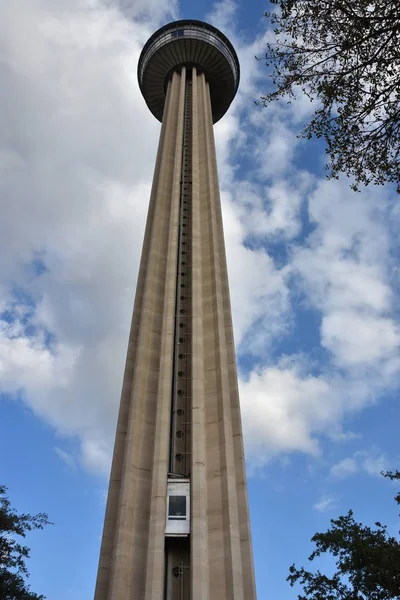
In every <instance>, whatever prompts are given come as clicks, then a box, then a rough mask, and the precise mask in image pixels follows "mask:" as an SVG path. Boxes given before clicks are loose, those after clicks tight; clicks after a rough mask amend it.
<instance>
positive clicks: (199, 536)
mask: <svg viewBox="0 0 400 600" xmlns="http://www.w3.org/2000/svg"><path fill="white" fill-rule="evenodd" d="M199 80H200V81H199ZM203 80H204V75H200V76H199V77H198V76H197V72H196V69H195V68H194V69H193V71H192V81H193V83H192V87H193V101H192V124H193V125H192V126H193V136H192V477H191V504H192V523H191V555H192V557H193V560H192V568H191V600H208V598H209V581H208V566H209V555H208V531H207V481H206V447H205V444H206V436H205V390H204V339H203V322H204V313H203V286H202V282H203V278H202V243H203V237H202V223H201V198H200V196H201V194H202V193H203V186H202V177H203V174H204V169H205V159H206V156H205V153H204V141H203V138H204V125H203V122H202V118H201V117H202V110H201V108H202V105H203V102H202V85H203ZM202 142H203V143H202ZM201 150H203V151H201Z"/></svg>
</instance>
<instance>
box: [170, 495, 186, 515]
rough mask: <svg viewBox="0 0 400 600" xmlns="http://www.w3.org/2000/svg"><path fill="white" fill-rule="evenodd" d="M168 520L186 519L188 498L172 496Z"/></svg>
mask: <svg viewBox="0 0 400 600" xmlns="http://www.w3.org/2000/svg"><path fill="white" fill-rule="evenodd" d="M168 519H186V496H170V497H169V504H168Z"/></svg>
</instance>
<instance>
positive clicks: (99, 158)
mask: <svg viewBox="0 0 400 600" xmlns="http://www.w3.org/2000/svg"><path fill="white" fill-rule="evenodd" d="M3 4H4V6H3V5H2V6H1V8H0V37H1V39H2V40H3V41H4V43H3V46H2V60H1V66H0V69H1V81H2V95H1V97H0V121H1V126H0V132H1V133H0V172H1V174H0V202H1V206H2V219H1V223H0V375H1V377H0V393H1V397H0V402H1V420H0V457H1V459H0V482H1V483H4V484H6V485H7V486H8V487H9V495H10V497H11V500H12V502H13V504H14V505H15V506H16V507H17V508H18V509H19V510H21V511H29V512H33V513H34V512H38V511H47V512H48V513H49V515H50V518H51V520H52V521H53V522H54V525H53V526H52V527H48V528H47V529H46V530H45V531H43V532H36V533H33V534H31V535H30V536H29V539H28V542H29V544H30V546H31V548H32V558H31V560H30V570H31V585H32V589H33V590H34V591H36V592H38V593H43V594H45V595H46V596H47V598H48V600H87V599H89V598H91V597H92V596H93V590H94V581H95V576H96V567H97V559H98V552H99V546H100V536H101V530H102V519H103V514H104V508H105V495H106V490H107V475H108V469H109V464H110V456H111V450H112V444H113V435H114V430H115V418H116V410H117V406H118V401H119V393H120V387H121V381H122V374H123V366H124V355H125V350H126V344H127V336H128V328H129V322H130V317H131V310H132V305H133V298H134V292H135V283H136V276H137V268H138V263H139V257H140V250H141V244H142V238H143V230H144V220H145V216H146V210H147V203H148V198H149V191H150V185H151V178H152V170H153V166H154V158H155V153H156V149H157V140H158V134H159V124H158V123H157V122H156V121H155V119H154V118H153V117H152V115H151V114H150V113H149V111H148V110H147V108H146V106H145V103H144V101H143V99H142V98H141V95H140V92H139V89H138V85H137V82H136V67H137V59H138V56H139V53H140V50H141V48H142V46H143V44H144V43H145V41H146V40H147V39H148V37H149V36H150V34H151V33H153V31H155V30H156V29H157V28H158V27H159V26H161V25H162V24H164V23H166V22H168V21H170V20H173V19H175V18H196V19H202V20H207V21H209V22H211V23H213V24H214V25H216V26H217V27H219V28H221V29H222V30H223V31H224V32H225V33H226V34H227V35H228V36H229V37H230V39H231V41H232V42H233V44H234V45H235V48H236V49H237V52H238V54H239V58H240V62H241V70H242V79H241V85H240V89H239V93H238V95H237V97H236V99H235V102H234V103H233V105H232V107H231V108H230V110H229V112H228V113H227V115H226V116H225V117H224V119H223V120H222V121H221V122H220V123H218V125H217V126H216V128H215V135H216V143H217V151H218V165H219V175H220V184H221V198H222V204H223V214H224V227H225V236H226V246H227V257H228V267H229V276H230V286H231V296H232V307H233V320H234V326H235V339H236V346H237V353H238V366H239V373H240V382H239V383H240V391H241V403H242V418H243V427H244V435H245V445H246V456H247V468H248V483H249V500H250V509H251V519H252V531H253V543H254V554H255V566H256V577H257V587H258V598H259V600H267V599H268V598H279V599H280V600H290V599H295V598H296V597H297V595H296V591H295V590H292V589H291V588H290V587H289V586H288V584H287V583H286V582H285V578H286V576H287V573H288V568H289V565H290V564H291V563H292V562H296V563H297V564H298V565H304V564H305V563H306V559H307V556H308V554H309V553H310V550H311V546H310V543H309V540H310V538H311V536H312V535H313V533H315V532H316V531H322V530H324V528H326V527H327V526H328V524H329V519H330V518H332V517H335V516H338V515H339V514H343V513H345V512H346V511H347V510H348V509H349V508H353V509H354V511H355V513H356V517H357V518H359V519H360V520H363V521H365V522H369V523H373V522H374V521H376V520H377V519H379V520H381V521H383V522H386V523H387V524H388V526H389V528H390V530H391V531H392V532H393V533H396V532H397V530H398V525H397V511H396V506H395V504H394V502H393V499H392V498H393V496H394V494H395V490H396V488H395V487H394V486H393V485H392V484H391V483H390V482H388V481H385V480H383V479H382V478H381V477H380V476H379V472H380V471H381V470H382V469H386V468H396V467H397V468H398V466H399V449H398V443H397V439H396V438H397V437H398V419H399V416H398V401H397V394H398V384H397V381H398V376H399V371H400V328H399V323H398V308H397V304H398V302H397V301H398V291H399V281H400V279H399V275H400V272H399V268H398V266H397V265H398V258H399V242H398V234H397V231H398V226H399V222H400V212H399V208H398V203H397V197H396V195H395V193H394V190H393V189H392V188H391V187H390V186H386V187H383V188H368V189H366V190H362V192H361V193H360V194H355V193H354V192H352V191H351V190H350V188H349V184H350V183H351V182H350V181H348V180H346V179H345V178H344V177H343V178H341V179H340V180H339V181H334V182H333V181H332V182H327V181H326V180H325V179H324V169H323V165H324V152H323V146H322V145H321V143H314V142H305V141H302V140H299V139H297V137H296V133H297V132H298V131H299V129H300V128H301V123H302V122H303V121H304V119H306V118H307V115H309V114H310V111H311V109H312V108H313V106H310V104H309V103H308V101H307V100H306V99H305V98H300V99H299V100H298V101H297V102H296V103H293V104H291V105H286V104H285V103H281V104H279V105H275V106H271V107H269V108H268V109H262V108H257V107H256V106H255V104H254V102H253V100H254V99H257V98H258V97H259V96H260V95H262V94H263V93H264V92H265V91H266V89H267V86H268V80H267V77H266V68H265V67H264V66H263V64H262V61H261V62H257V61H256V60H255V59H254V56H255V55H262V52H263V48H264V47H265V43H266V40H267V39H269V37H270V36H271V33H270V32H268V31H267V29H266V23H265V21H264V20H263V18H262V15H263V12H264V10H266V9H267V8H268V5H267V4H263V3H261V2H252V3H251V5H250V7H249V5H248V3H246V4H245V3H240V2H234V1H222V2H208V1H207V2H206V1H204V2H203V1H202V2H197V3H196V4H195V5H194V6H193V5H192V3H189V2H186V1H182V2H181V3H175V4H174V3H171V2H167V1H166V0H147V1H144V0H137V1H134V0H120V2H119V3H116V2H113V1H112V0H68V2H67V1H66V0H29V1H28V0H13V2H12V3H3ZM323 564H324V565H325V566H326V567H327V568H330V566H331V565H330V563H329V561H324V563H323Z"/></svg>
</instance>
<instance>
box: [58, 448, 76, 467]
mask: <svg viewBox="0 0 400 600" xmlns="http://www.w3.org/2000/svg"><path fill="white" fill-rule="evenodd" d="M54 450H55V451H56V454H57V455H58V456H59V457H60V459H61V460H62V461H63V462H64V463H65V464H66V465H67V467H69V468H70V469H76V461H75V459H74V457H73V456H72V454H70V453H69V452H66V451H65V450H62V449H61V448H58V446H56V447H55V448H54Z"/></svg>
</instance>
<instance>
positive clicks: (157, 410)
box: [95, 20, 256, 600]
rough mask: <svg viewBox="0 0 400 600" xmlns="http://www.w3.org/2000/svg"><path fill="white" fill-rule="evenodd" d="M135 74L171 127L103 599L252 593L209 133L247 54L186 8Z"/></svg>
mask: <svg viewBox="0 0 400 600" xmlns="http://www.w3.org/2000/svg"><path fill="white" fill-rule="evenodd" d="M138 79H139V86H140V89H141V91H142V94H143V96H144V99H145V101H146V104H147V106H148V107H149V109H150V111H151V112H152V113H153V115H154V116H155V117H156V118H157V119H158V120H159V121H161V122H162V127H161V133H160V141H159V147H158V154H157V159H156V165H155V172H154V179H153V186H152V191H151V196H150V205H149V212H148V217H147V224H146V230H145V236H144V243H143V250H142V258H141V263H140V270H139V277H138V283H137V290H136V299H135V305H134V311H133V319H132V325H131V332H130V337H129V344H128V353H127V359H126V367H125V374H124V381H123V388H122V396H121V404H120V410H119V417H118V425H117V433H116V440H115V447H114V456H113V461H112V469H111V476H110V485H109V492H108V500H107V508H106V515H105V522H104V529H103V539H102V544H101V552H100V561H99V569H98V575H97V584H96V591H95V600H255V598H256V593H255V584H254V570H253V557H252V547H251V537H250V524H249V513H248V503H247V487H246V476H245V464H244V454H243V441H242V429H241V418H240V408H239V396H238V385H237V373H236V362H235V351H234V342H233V332H232V319H231V308H230V300H229V288H228V275H227V267H226V258H225V245H224V235H223V226H222V216H221V204H220V197H219V188H218V175H217V163H216V155H215V144H214V132H213V123H216V122H217V121H218V120H219V119H221V118H222V117H223V115H224V114H225V112H226V111H227V110H228V108H229V106H230V104H231V102H232V100H233V98H234V97H235V94H236V91H237V88H238V84H239V62H238V58H237V56H236V52H235V50H234V48H233V46H232V44H231V43H230V42H229V40H228V39H227V38H226V37H225V36H224V35H223V34H222V33H221V32H220V31H218V29H216V28H215V27H212V26H211V25H208V24H206V23H203V22H201V21H189V20H185V21H176V22H173V23H170V24H168V25H166V26H165V27H162V28H161V29H159V30H158V31H157V32H156V33H154V34H153V35H152V36H151V38H150V39H149V40H148V42H147V43H146V45H145V46H144V48H143V51H142V53H141V55H140V59H139V65H138Z"/></svg>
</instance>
